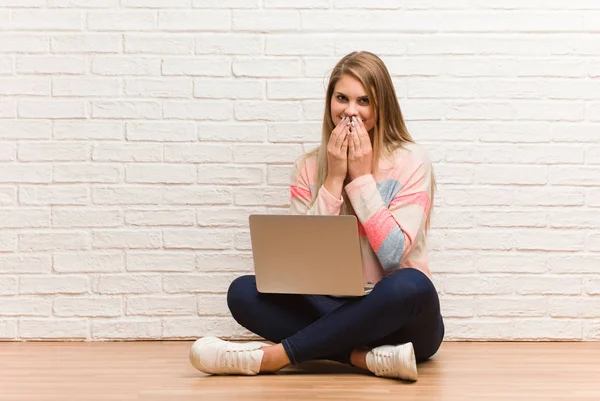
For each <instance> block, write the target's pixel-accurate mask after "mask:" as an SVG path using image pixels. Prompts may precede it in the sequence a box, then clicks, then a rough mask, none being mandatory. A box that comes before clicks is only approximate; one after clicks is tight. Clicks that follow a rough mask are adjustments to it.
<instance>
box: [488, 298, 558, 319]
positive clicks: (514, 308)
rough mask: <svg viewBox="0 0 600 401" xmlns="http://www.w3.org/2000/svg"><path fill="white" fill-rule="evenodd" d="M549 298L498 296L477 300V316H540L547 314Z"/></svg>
mask: <svg viewBox="0 0 600 401" xmlns="http://www.w3.org/2000/svg"><path fill="white" fill-rule="evenodd" d="M547 308H548V299H546V298H540V297H519V298H498V297H486V298H480V299H478V300H477V316H497V317H536V316H537V317H539V316H544V315H545V314H546V310H547Z"/></svg>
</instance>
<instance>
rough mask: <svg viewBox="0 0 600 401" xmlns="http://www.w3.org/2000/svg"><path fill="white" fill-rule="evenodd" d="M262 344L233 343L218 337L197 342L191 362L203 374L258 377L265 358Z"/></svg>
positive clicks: (192, 350)
mask: <svg viewBox="0 0 600 401" xmlns="http://www.w3.org/2000/svg"><path fill="white" fill-rule="evenodd" d="M268 346H269V344H264V343H261V342H250V343H233V342H229V341H223V340H221V339H220V338H217V337H204V338H201V339H199V340H196V342H194V344H192V348H191V350H190V362H191V363H192V365H193V366H194V367H195V368H196V369H198V370H199V371H201V372H204V373H210V374H217V375H236V374H237V375H256V374H258V372H259V371H260V363H261V362H262V358H263V351H262V350H260V348H262V347H268Z"/></svg>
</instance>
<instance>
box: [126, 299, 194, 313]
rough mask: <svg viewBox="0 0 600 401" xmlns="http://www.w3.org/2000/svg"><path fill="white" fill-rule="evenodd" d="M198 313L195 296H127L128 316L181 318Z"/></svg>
mask: <svg viewBox="0 0 600 401" xmlns="http://www.w3.org/2000/svg"><path fill="white" fill-rule="evenodd" d="M195 313H196V298H195V297H194V296H153V297H152V296H147V297H138V296H127V297H126V314H127V315H128V316H180V315H184V316H185V315H194V314H195Z"/></svg>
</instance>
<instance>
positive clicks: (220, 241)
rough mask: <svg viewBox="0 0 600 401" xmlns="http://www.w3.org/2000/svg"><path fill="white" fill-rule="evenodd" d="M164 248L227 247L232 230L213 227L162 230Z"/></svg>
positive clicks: (229, 244)
mask: <svg viewBox="0 0 600 401" xmlns="http://www.w3.org/2000/svg"><path fill="white" fill-rule="evenodd" d="M163 241H164V247H165V248H166V249H229V248H231V247H232V246H233V232H231V231H229V230H213V229H204V228H200V229H180V230H164V231H163Z"/></svg>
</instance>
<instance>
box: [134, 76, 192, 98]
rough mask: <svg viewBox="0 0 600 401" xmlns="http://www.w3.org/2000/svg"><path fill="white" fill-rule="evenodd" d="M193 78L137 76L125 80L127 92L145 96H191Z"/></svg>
mask: <svg viewBox="0 0 600 401" xmlns="http://www.w3.org/2000/svg"><path fill="white" fill-rule="evenodd" d="M192 93H193V85H192V82H191V80H188V79H185V78H172V77H169V78H163V79H155V78H136V79H128V80H126V81H125V94H126V95H129V96H134V97H145V98H190V97H192Z"/></svg>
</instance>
